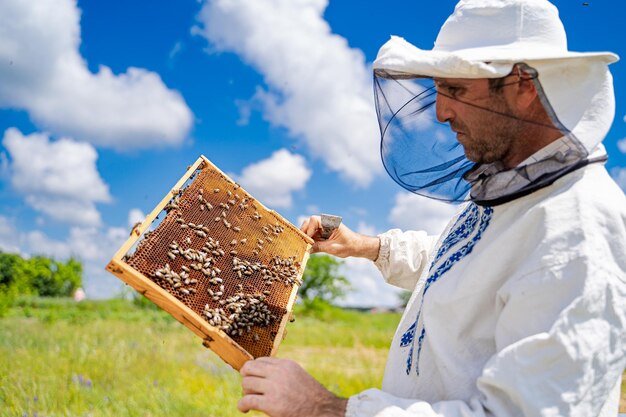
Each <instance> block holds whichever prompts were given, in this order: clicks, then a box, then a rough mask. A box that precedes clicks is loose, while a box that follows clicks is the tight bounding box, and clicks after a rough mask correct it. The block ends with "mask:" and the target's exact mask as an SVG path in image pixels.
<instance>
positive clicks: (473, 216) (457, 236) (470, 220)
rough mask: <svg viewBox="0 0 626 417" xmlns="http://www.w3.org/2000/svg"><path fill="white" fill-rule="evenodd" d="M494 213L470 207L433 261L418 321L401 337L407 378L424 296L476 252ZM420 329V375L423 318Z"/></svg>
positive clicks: (459, 219) (424, 333)
mask: <svg viewBox="0 0 626 417" xmlns="http://www.w3.org/2000/svg"><path fill="white" fill-rule="evenodd" d="M492 214H493V208H491V207H485V209H484V210H483V213H482V215H480V210H479V208H478V206H477V205H476V204H474V203H472V204H470V205H469V206H468V208H467V209H466V210H465V211H464V212H463V213H462V214H461V215H460V216H459V218H458V219H457V221H456V223H455V224H454V226H453V227H452V229H451V230H450V233H449V234H448V236H446V238H445V239H444V241H443V243H442V244H441V247H440V248H439V250H438V251H437V256H436V257H435V259H434V260H433V262H432V264H431V266H430V269H429V270H428V272H429V273H430V275H429V277H428V278H427V279H426V283H425V284H424V289H423V292H422V298H421V301H420V307H419V310H418V312H417V317H416V319H415V322H414V323H413V324H412V325H411V326H410V327H409V328H408V329H407V330H406V331H405V332H404V334H403V335H402V337H401V338H400V347H407V346H410V348H409V352H408V357H407V360H406V365H407V367H406V374H407V375H409V374H410V373H411V368H412V367H413V350H414V345H415V333H416V331H417V328H418V323H419V321H420V316H421V312H422V307H423V306H424V296H425V295H426V292H427V291H428V289H429V288H430V286H431V285H432V284H433V283H435V282H436V281H437V280H438V279H439V278H441V277H442V276H443V274H445V273H446V272H448V271H449V270H450V268H452V267H453V266H454V264H456V263H457V262H459V261H460V260H461V259H463V258H464V257H465V256H467V255H469V254H470V253H471V252H472V249H474V246H475V245H476V243H477V242H478V241H479V240H480V238H481V237H482V234H483V232H484V231H485V229H487V226H489V222H490V221H491V216H492ZM479 218H480V225H479V226H478V230H477V231H476V225H477V224H478V219H479ZM463 219H465V221H463V222H462V223H461V221H462V220H463ZM474 231H476V234H475V235H474V236H473V237H472V238H471V239H470V240H469V242H467V243H466V244H464V245H463V246H462V247H461V248H460V249H459V250H457V251H456V252H454V253H453V254H452V255H450V257H448V258H447V259H446V260H445V261H443V262H442V263H441V264H440V265H439V266H438V267H437V268H436V269H435V271H434V272H433V269H434V268H435V265H436V264H437V262H438V261H439V260H440V259H441V258H442V257H443V256H444V255H445V254H446V253H448V252H449V251H450V249H451V248H452V247H453V246H454V245H456V244H458V243H460V242H461V241H463V240H465V239H468V237H469V236H470V235H471V234H472V233H473V232H474ZM420 327H421V331H420V332H419V338H418V341H417V343H418V346H417V360H416V362H417V365H416V367H415V370H416V372H417V375H419V358H420V354H421V351H422V344H423V342H424V338H425V337H426V328H425V327H424V320H423V319H422V323H421V326H420Z"/></svg>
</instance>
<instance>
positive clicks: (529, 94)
mask: <svg viewBox="0 0 626 417" xmlns="http://www.w3.org/2000/svg"><path fill="white" fill-rule="evenodd" d="M514 71H515V72H517V74H518V76H519V84H518V88H517V97H516V100H517V104H518V106H519V108H520V109H527V108H528V107H529V106H530V105H531V104H532V103H533V102H534V101H535V100H539V93H538V92H537V89H536V88H535V83H534V82H533V79H534V78H535V77H534V76H533V74H530V73H527V72H524V70H523V69H521V68H520V67H519V66H516V67H515V68H514Z"/></svg>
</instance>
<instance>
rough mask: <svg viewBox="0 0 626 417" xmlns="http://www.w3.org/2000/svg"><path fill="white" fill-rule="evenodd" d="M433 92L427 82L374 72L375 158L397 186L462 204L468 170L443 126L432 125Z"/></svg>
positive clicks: (459, 149) (434, 121) (434, 122)
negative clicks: (377, 132)
mask: <svg viewBox="0 0 626 417" xmlns="http://www.w3.org/2000/svg"><path fill="white" fill-rule="evenodd" d="M436 95H437V91H436V89H435V86H434V82H433V80H432V79H430V78H418V77H415V76H408V75H402V74H393V75H392V74H391V73H389V72H387V71H384V70H377V71H375V73H374V97H375V99H376V113H377V116H378V123H379V126H380V135H381V141H380V154H381V158H382V162H383V165H384V167H385V169H386V170H387V173H388V174H389V175H390V176H391V178H393V180H394V181H396V182H397V183H398V184H399V185H400V186H401V187H403V188H405V189H406V190H408V191H411V192H413V193H416V194H420V195H424V196H427V197H431V198H435V199H441V200H446V201H462V200H463V199H464V198H465V196H466V195H467V193H468V191H469V189H470V184H469V183H468V182H467V181H466V180H465V179H464V178H463V174H465V173H466V172H467V171H468V170H469V169H470V168H471V167H472V166H473V163H472V162H471V161H469V160H468V159H467V158H466V157H465V154H464V152H463V147H462V146H461V144H460V143H459V142H457V140H456V138H455V136H454V132H452V131H451V130H450V128H449V126H448V125H447V123H439V122H437V118H436V116H435V100H436Z"/></svg>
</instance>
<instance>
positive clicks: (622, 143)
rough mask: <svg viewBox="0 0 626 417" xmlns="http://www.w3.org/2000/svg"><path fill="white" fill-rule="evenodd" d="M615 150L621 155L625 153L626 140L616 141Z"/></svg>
mask: <svg viewBox="0 0 626 417" xmlns="http://www.w3.org/2000/svg"><path fill="white" fill-rule="evenodd" d="M617 148H618V149H619V150H620V152H622V153H626V138H624V139H620V140H618V141H617Z"/></svg>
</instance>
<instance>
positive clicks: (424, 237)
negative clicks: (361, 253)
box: [375, 229, 437, 290]
mask: <svg viewBox="0 0 626 417" xmlns="http://www.w3.org/2000/svg"><path fill="white" fill-rule="evenodd" d="M378 237H379V239H380V250H379V252H378V258H377V259H376V262H375V265H376V266H377V267H378V269H379V270H380V271H381V273H382V274H383V277H384V279H385V281H387V282H388V283H389V284H391V285H394V286H396V287H400V288H404V289H407V290H413V289H414V288H415V285H416V283H417V280H418V279H419V276H420V274H421V273H422V270H423V269H424V268H426V267H427V264H428V260H429V258H430V254H431V252H432V249H433V246H434V244H435V242H436V241H437V236H428V234H427V233H426V232H423V231H420V232H416V231H408V232H402V231H401V230H399V229H392V230H389V231H388V232H385V233H383V234H380V235H379V236H378Z"/></svg>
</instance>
